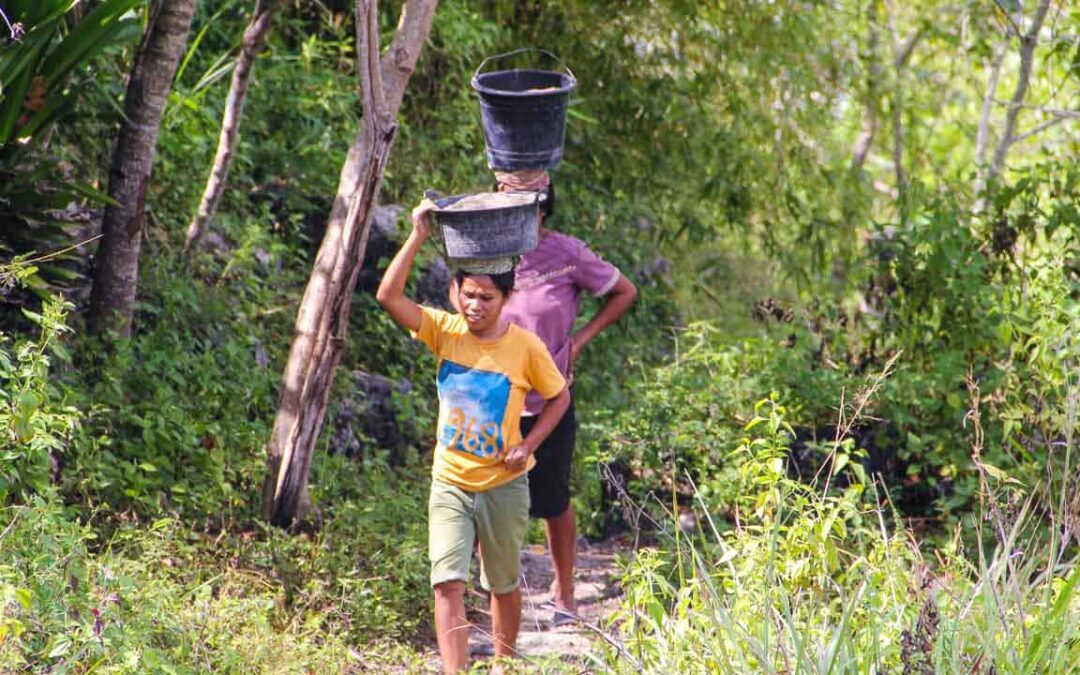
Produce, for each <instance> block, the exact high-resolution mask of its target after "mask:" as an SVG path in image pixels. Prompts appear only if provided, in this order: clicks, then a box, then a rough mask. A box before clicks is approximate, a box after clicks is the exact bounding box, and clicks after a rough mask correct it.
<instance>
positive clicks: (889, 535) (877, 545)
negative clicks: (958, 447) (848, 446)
mask: <svg viewBox="0 0 1080 675" xmlns="http://www.w3.org/2000/svg"><path fill="white" fill-rule="evenodd" d="M755 430H756V431H755ZM746 431H747V436H746V438H745V439H744V440H743V441H742V443H741V444H740V445H739V447H738V449H737V450H736V453H738V454H740V455H744V456H745V459H746V461H745V462H743V463H742V465H741V469H740V477H741V479H742V483H741V484H742V485H743V486H744V487H745V488H746V490H747V493H746V494H745V495H744V498H743V500H742V501H743V503H748V504H749V508H746V509H743V510H741V512H740V521H739V524H738V526H737V527H736V528H735V529H732V530H728V531H724V532H722V531H720V529H719V528H718V527H717V526H716V525H715V523H714V521H713V519H712V512H713V509H714V506H713V505H711V504H709V503H708V502H707V501H706V500H705V499H704V497H703V496H702V495H700V494H699V495H697V497H698V502H697V510H698V512H699V513H700V514H702V517H703V518H702V521H701V526H700V527H699V528H698V530H697V532H696V533H693V532H691V533H688V534H687V533H683V532H681V531H680V530H679V528H678V525H677V524H676V523H675V522H674V521H671V520H669V521H667V523H668V524H669V526H670V528H671V533H670V534H668V535H667V536H666V537H665V538H664V541H665V546H664V547H663V548H661V549H652V550H648V549H647V550H644V551H641V552H639V553H638V554H637V556H636V557H635V559H634V560H633V561H632V563H631V564H630V565H629V566H628V568H627V572H626V576H625V578H624V584H625V589H626V596H625V599H624V602H623V610H622V611H621V612H620V613H619V614H618V616H617V617H615V619H614V622H615V625H617V626H618V631H619V634H620V635H621V637H622V639H623V641H622V642H621V643H620V644H619V645H618V646H617V648H616V649H613V650H609V652H608V656H607V661H606V662H607V664H608V665H610V666H611V667H613V668H615V669H616V670H617V671H619V672H657V673H660V672H665V673H666V672H686V673H705V672H710V673H724V672H731V673H742V672H759V671H764V672H794V673H826V672H894V671H899V670H900V669H901V668H903V669H904V670H905V672H961V671H963V672H972V671H980V672H981V671H982V670H984V669H991V670H994V671H1007V672H1068V671H1070V670H1071V669H1072V668H1074V667H1075V665H1076V664H1077V663H1080V640H1078V638H1080V612H1078V611H1077V610H1076V608H1075V605H1076V603H1075V596H1074V589H1075V584H1076V581H1077V579H1078V577H1077V573H1076V568H1075V565H1076V562H1077V561H1076V560H1075V559H1073V558H1071V557H1069V556H1070V555H1072V554H1066V553H1065V552H1064V551H1063V549H1062V547H1061V546H1060V545H1059V544H1058V543H1056V537H1053V536H1051V537H1049V541H1047V539H1046V537H1045V533H1044V532H1042V531H1041V523H1040V522H1039V519H1038V518H1037V517H1035V516H1034V515H1033V512H1032V510H1031V509H1030V506H1031V504H1032V502H1031V501H1029V502H1027V504H1025V505H1023V506H1019V505H1018V504H1019V503H1022V499H1021V501H1020V502H1018V501H1017V494H1016V493H1015V492H1014V491H1013V490H1012V489H1011V488H1010V486H1009V485H1008V484H1006V483H1001V482H998V481H996V480H994V481H990V479H989V478H988V479H987V480H988V481H990V482H988V483H984V486H985V487H987V488H988V489H989V488H993V489H994V493H995V495H994V497H992V499H996V498H998V496H1000V497H1001V498H1002V499H1003V505H1002V507H1001V509H999V508H998V507H997V506H996V505H990V506H988V512H987V518H988V519H989V520H990V521H991V522H992V523H993V528H992V529H993V530H994V533H993V534H992V535H991V534H989V533H986V534H987V535H988V541H987V540H986V539H984V538H983V536H982V535H983V534H984V533H983V531H982V526H981V524H980V518H977V517H971V518H969V519H965V521H964V527H963V529H964V530H965V531H967V533H968V534H973V535H976V536H975V542H976V543H975V544H974V545H973V546H972V547H971V548H970V549H969V550H964V546H963V545H962V543H961V542H962V541H963V540H964V539H965V537H963V536H962V532H961V530H960V529H958V530H957V537H956V538H955V540H954V541H953V542H952V543H950V544H949V545H947V546H945V547H943V548H941V549H938V550H937V551H936V555H937V559H938V561H939V563H938V564H937V565H936V566H935V565H933V564H932V562H931V561H928V560H924V558H923V556H922V554H921V552H920V551H919V549H918V548H917V547H916V546H915V545H914V544H913V543H912V541H911V540H910V539H909V538H908V533H907V532H904V531H903V530H902V529H901V528H899V527H897V526H895V525H894V524H892V523H893V522H894V520H893V515H894V514H893V513H892V512H891V511H890V510H889V509H888V507H887V506H883V505H881V504H879V503H877V500H872V499H868V497H869V496H871V495H878V496H880V493H879V492H878V487H877V483H876V482H866V481H861V482H856V483H853V484H851V485H850V486H849V487H848V488H847V489H845V490H844V491H843V492H841V493H826V494H824V495H823V494H821V493H819V492H817V491H816V490H814V489H812V488H810V487H809V486H807V485H806V484H805V483H803V482H799V481H794V480H792V479H790V478H788V477H787V472H786V469H785V454H786V448H787V445H788V443H789V442H790V438H791V436H792V435H793V430H792V429H791V427H790V425H788V423H787V422H786V411H785V410H784V409H783V407H782V406H780V405H778V403H777V402H776V401H775V400H772V399H770V400H766V401H763V402H761V403H760V404H759V405H758V415H757V416H755V417H754V418H753V419H752V420H751V421H750V422H749V423H748V424H747V425H746ZM870 488H872V489H873V490H872V492H868V489H870ZM1010 504H1011V505H1012V507H1011V508H1009V505H1010ZM1002 513H1004V514H1005V515H1002ZM1059 515H1060V513H1059ZM1021 541H1024V542H1026V546H1025V549H1024V550H1026V551H1029V552H1034V551H1045V553H1044V554H1031V555H1026V556H1022V557H1017V556H1015V555H1014V552H1015V551H1016V547H1017V546H1018V545H1019V543H1020V542H1021ZM1040 544H1042V546H1040ZM973 561H975V562H973Z"/></svg>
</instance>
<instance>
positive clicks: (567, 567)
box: [544, 504, 577, 614]
mask: <svg viewBox="0 0 1080 675" xmlns="http://www.w3.org/2000/svg"><path fill="white" fill-rule="evenodd" d="M544 526H545V530H547V540H548V549H549V550H550V551H551V561H552V565H553V567H554V568H555V583H554V584H553V585H552V592H553V593H554V594H555V606H556V607H558V608H559V609H565V610H567V611H569V612H573V613H575V614H576V613H577V600H575V599H574V562H575V558H576V557H577V525H576V522H575V519H574V505H573V504H570V506H568V507H566V510H565V511H563V512H562V513H561V514H559V515H557V516H555V517H554V518H547V519H545V520H544Z"/></svg>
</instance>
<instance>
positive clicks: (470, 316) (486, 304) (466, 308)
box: [458, 274, 506, 334]
mask: <svg viewBox="0 0 1080 675" xmlns="http://www.w3.org/2000/svg"><path fill="white" fill-rule="evenodd" d="M505 304H506V296H505V295H503V293H502V291H500V290H499V289H498V288H497V287H496V286H495V284H494V283H493V282H492V281H491V277H489V276H487V275H486V274H477V275H474V276H468V277H465V278H464V279H462V281H461V286H460V287H459V288H458V306H459V307H460V308H461V313H462V315H464V317H465V323H466V324H468V326H469V330H470V331H471V332H473V333H479V334H483V333H486V332H488V331H490V330H492V329H494V328H496V327H497V326H498V325H499V316H500V315H502V310H503V305H505Z"/></svg>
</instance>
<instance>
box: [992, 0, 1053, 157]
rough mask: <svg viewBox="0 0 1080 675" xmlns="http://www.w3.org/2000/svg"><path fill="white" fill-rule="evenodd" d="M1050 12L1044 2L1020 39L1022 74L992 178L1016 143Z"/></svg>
mask: <svg viewBox="0 0 1080 675" xmlns="http://www.w3.org/2000/svg"><path fill="white" fill-rule="evenodd" d="M1048 11H1050V0H1042V2H1040V3H1039V6H1038V8H1037V9H1036V10H1035V17H1034V18H1033V19H1032V20H1031V27H1030V29H1029V30H1028V32H1027V33H1025V34H1024V36H1023V37H1022V38H1021V39H1020V74H1019V76H1018V78H1017V81H1016V89H1015V90H1014V91H1013V95H1012V100H1011V101H1010V102H1009V110H1008V111H1007V112H1006V113H1005V130H1004V131H1003V132H1002V134H1001V138H1000V139H999V140H998V145H997V148H996V149H995V150H994V159H993V161H992V162H991V164H990V176H991V177H994V176H996V175H998V174H999V173H1001V169H1002V167H1003V166H1004V165H1005V156H1006V155H1007V154H1008V152H1009V148H1010V147H1012V144H1013V143H1014V142H1015V139H1014V135H1015V134H1016V121H1017V118H1018V117H1019V116H1020V110H1021V109H1022V107H1023V103H1024V97H1025V96H1027V90H1028V84H1029V83H1030V80H1031V68H1032V65H1033V63H1034V55H1035V47H1036V45H1038V43H1039V31H1040V30H1042V26H1043V22H1044V21H1046V14H1047V12H1048Z"/></svg>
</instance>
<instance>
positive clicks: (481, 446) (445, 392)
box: [438, 360, 510, 459]
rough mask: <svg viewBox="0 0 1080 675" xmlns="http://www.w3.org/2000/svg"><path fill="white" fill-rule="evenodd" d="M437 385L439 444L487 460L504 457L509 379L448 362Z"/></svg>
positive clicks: (440, 372)
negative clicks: (504, 421) (504, 424)
mask: <svg viewBox="0 0 1080 675" xmlns="http://www.w3.org/2000/svg"><path fill="white" fill-rule="evenodd" d="M438 382H439V412H440V417H441V419H440V420H439V443H440V444H441V445H442V446H443V447H444V448H447V449H448V450H456V451H458V452H464V453H467V454H471V455H476V456H477V457H482V458H485V459H488V458H492V457H496V456H498V455H500V454H502V451H503V437H502V424H503V418H504V417H506V404H507V402H508V401H509V400H510V378H508V377H507V376H506V375H504V374H503V373H493V372H491V371H486V370H475V369H473V368H467V367H465V366H463V365H461V364H458V363H454V362H453V361H449V360H445V361H443V362H442V365H441V366H440V367H439V379H438Z"/></svg>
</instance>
